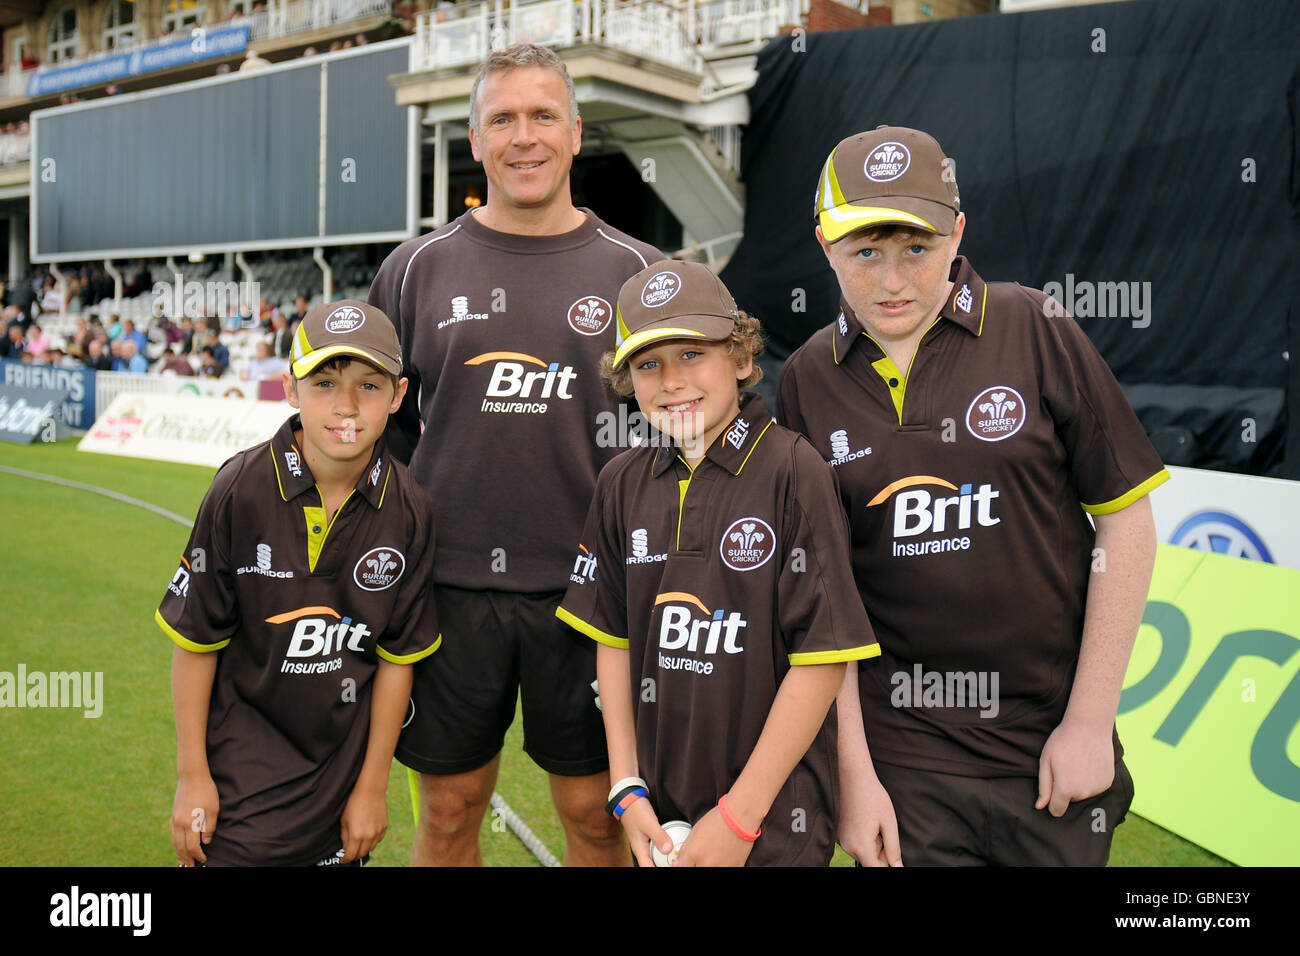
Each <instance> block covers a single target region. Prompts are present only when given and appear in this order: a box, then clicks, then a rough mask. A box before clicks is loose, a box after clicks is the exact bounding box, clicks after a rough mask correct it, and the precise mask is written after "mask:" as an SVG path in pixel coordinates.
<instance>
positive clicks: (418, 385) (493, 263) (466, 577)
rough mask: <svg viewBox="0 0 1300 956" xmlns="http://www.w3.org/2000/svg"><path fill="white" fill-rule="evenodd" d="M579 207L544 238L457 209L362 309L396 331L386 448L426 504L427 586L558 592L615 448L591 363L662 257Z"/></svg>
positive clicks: (605, 392)
mask: <svg viewBox="0 0 1300 956" xmlns="http://www.w3.org/2000/svg"><path fill="white" fill-rule="evenodd" d="M583 212H585V213H586V215H587V219H586V222H584V223H583V224H582V225H581V226H579V227H578V228H577V229H575V230H573V231H572V232H567V233H563V234H561V235H556V236H518V235H512V234H509V233H503V232H497V231H495V230H492V229H488V228H487V227H486V226H483V225H481V224H480V223H479V221H478V220H477V219H476V218H475V217H474V216H473V215H472V214H471V213H468V212H467V213H465V215H463V216H461V217H459V218H458V219H455V220H453V221H452V222H450V223H448V224H447V225H446V226H444V227H442V228H441V229H438V230H437V231H436V232H433V233H431V234H430V235H426V236H421V237H419V238H418V239H412V240H409V241H408V242H404V243H402V245H400V246H398V247H397V249H396V250H395V251H394V252H393V253H392V254H391V255H390V256H389V257H388V258H387V259H385V260H384V264H383V266H382V267H380V270H379V273H378V275H376V276H375V281H374V285H373V286H372V287H371V289H370V303H371V304H372V305H375V306H377V307H379V308H380V309H382V310H383V311H384V313H385V314H386V315H387V316H388V317H389V318H390V319H392V321H393V324H394V325H395V326H396V327H397V333H398V337H399V338H400V339H401V343H402V354H403V356H405V359H406V370H405V374H406V375H407V376H408V377H409V378H410V380H411V384H410V387H409V389H408V391H407V394H406V402H405V404H404V405H403V406H402V408H401V409H400V410H399V411H398V413H397V414H396V415H394V416H392V417H391V418H390V420H389V426H388V433H389V438H390V441H391V444H392V447H393V450H394V453H395V454H396V455H397V456H398V457H399V458H402V459H403V460H409V463H410V467H411V474H412V475H413V476H414V477H415V479H416V481H418V482H419V484H420V485H421V487H423V488H424V489H425V490H426V493H427V494H428V496H429V502H430V504H431V506H432V508H433V512H434V520H435V521H437V524H438V554H437V557H436V558H435V560H434V580H436V581H437V582H438V583H439V584H446V585H451V586H453V587H458V588H468V589H480V588H487V589H492V590H497V591H528V592H542V591H552V592H554V591H560V590H563V589H564V587H565V585H566V584H567V583H568V566H569V564H570V563H571V558H570V556H569V555H570V552H571V550H572V548H573V541H574V538H575V537H576V536H577V534H578V532H579V531H580V530H581V528H582V518H583V515H585V514H586V511H587V505H588V504H589V503H590V501H591V492H592V489H593V488H594V487H595V485H596V475H597V474H599V472H600V469H601V467H602V466H603V465H604V464H605V463H606V462H607V461H609V460H610V459H611V458H613V457H614V455H616V454H617V453H618V452H619V450H620V448H619V447H618V445H617V443H616V442H615V441H611V440H609V439H610V437H612V436H615V434H616V428H615V425H616V423H617V422H618V420H619V418H618V415H617V411H618V401H617V398H616V396H615V395H614V394H613V393H612V392H611V391H610V390H609V389H608V388H606V386H605V384H604V382H602V381H601V378H600V374H599V372H598V369H599V367H600V357H601V355H602V354H603V353H605V352H612V351H613V350H614V337H615V332H616V330H617V322H616V320H615V318H614V305H613V304H614V303H615V302H616V301H617V300H618V291H619V289H620V288H621V287H622V285H623V282H624V281H625V280H626V279H627V278H628V277H629V276H632V275H635V274H636V273H637V272H639V271H641V270H642V269H644V268H645V267H646V266H647V265H649V264H650V263H651V262H656V261H658V260H660V259H662V258H663V254H662V253H660V252H659V250H657V249H655V248H654V247H653V246H649V245H646V244H645V243H643V242H638V241H637V240H635V239H633V238H631V237H630V236H627V235H624V234H623V233H621V232H619V231H618V230H617V229H613V228H611V227H610V226H609V225H607V224H606V223H604V222H602V221H601V220H600V219H599V218H598V217H597V216H596V215H595V214H594V213H592V212H591V211H590V210H583ZM602 436H604V437H603V438H602ZM624 447H626V446H624Z"/></svg>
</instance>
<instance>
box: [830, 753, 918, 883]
mask: <svg viewBox="0 0 1300 956" xmlns="http://www.w3.org/2000/svg"><path fill="white" fill-rule="evenodd" d="M836 840H837V842H838V843H839V845H840V846H842V847H844V851H845V852H846V853H848V854H849V855H850V856H851V857H853V858H854V859H855V860H857V861H858V862H859V863H860V864H862V865H863V866H902V865H903V851H902V849H901V848H900V846H899V843H898V818H897V817H896V816H895V815H894V802H893V801H892V800H890V799H889V794H888V793H886V792H885V788H884V787H883V786H882V785H881V783H880V779H879V778H878V777H877V776H876V775H875V774H874V773H873V774H871V775H870V779H860V780H858V781H857V782H856V783H855V784H854V785H853V786H851V787H850V786H844V785H843V776H841V786H840V823H839V827H838V832H837V833H836Z"/></svg>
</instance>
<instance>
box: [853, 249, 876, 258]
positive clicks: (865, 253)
mask: <svg viewBox="0 0 1300 956" xmlns="http://www.w3.org/2000/svg"><path fill="white" fill-rule="evenodd" d="M854 255H856V256H858V257H859V258H861V259H874V258H875V257H876V250H875V249H871V248H867V249H859V250H858V251H857V252H856V253H854Z"/></svg>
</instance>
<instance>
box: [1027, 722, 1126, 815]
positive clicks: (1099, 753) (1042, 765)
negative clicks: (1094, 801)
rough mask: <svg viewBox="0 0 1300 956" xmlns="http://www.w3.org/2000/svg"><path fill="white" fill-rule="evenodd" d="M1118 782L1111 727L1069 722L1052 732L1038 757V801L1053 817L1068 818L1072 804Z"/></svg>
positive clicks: (1036, 804)
mask: <svg viewBox="0 0 1300 956" xmlns="http://www.w3.org/2000/svg"><path fill="white" fill-rule="evenodd" d="M1114 780H1115V747H1114V745H1113V744H1112V742H1111V728H1110V727H1109V726H1108V727H1106V728H1104V729H1102V728H1101V727H1089V726H1086V725H1084V724H1081V723H1076V722H1071V721H1070V720H1068V719H1066V720H1063V721H1061V723H1060V725H1058V726H1057V728H1056V729H1055V730H1053V731H1052V735H1051V736H1050V737H1048V738H1047V743H1046V744H1044V745H1043V753H1042V756H1040V757H1039V758H1038V800H1037V802H1035V803H1034V809H1035V810H1041V809H1043V808H1044V807H1047V809H1048V812H1049V813H1051V814H1052V816H1054V817H1061V816H1064V815H1065V811H1066V810H1067V809H1068V808H1069V806H1070V804H1071V803H1074V802H1075V801H1078V800H1086V799H1088V798H1089V797H1095V796H1096V795H1097V794H1099V793H1101V792H1102V791H1104V790H1106V789H1107V788H1109V787H1110V785H1111V783H1113V782H1114Z"/></svg>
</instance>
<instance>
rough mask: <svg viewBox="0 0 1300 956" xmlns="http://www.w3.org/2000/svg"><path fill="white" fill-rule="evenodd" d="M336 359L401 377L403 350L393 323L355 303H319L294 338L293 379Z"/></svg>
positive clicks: (371, 306) (304, 318)
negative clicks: (356, 360) (361, 363)
mask: <svg viewBox="0 0 1300 956" xmlns="http://www.w3.org/2000/svg"><path fill="white" fill-rule="evenodd" d="M336 355H348V356H353V357H355V358H359V359H361V360H362V361H364V362H369V363H370V364H371V365H373V366H375V367H376V368H378V369H380V370H381V371H384V372H387V373H388V374H389V375H401V374H402V346H401V344H400V343H399V342H398V341H397V330H396V329H394V328H393V323H392V322H390V321H389V320H388V316H386V315H384V313H383V312H380V311H379V310H378V309H376V308H375V307H374V306H373V305H367V304H366V303H364V302H360V301H358V300H356V299H342V300H340V301H338V302H322V303H321V304H320V305H314V306H312V307H311V308H310V309H308V310H307V314H306V315H305V316H303V320H302V322H300V323H299V324H298V330H297V331H296V332H294V334H293V352H292V354H291V356H290V358H291V360H292V362H293V375H294V378H306V377H307V376H308V375H310V374H311V373H312V372H313V371H315V370H316V368H317V367H318V366H319V365H320V364H321V363H322V362H324V361H326V360H327V359H331V358H333V357H334V356H336Z"/></svg>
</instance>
